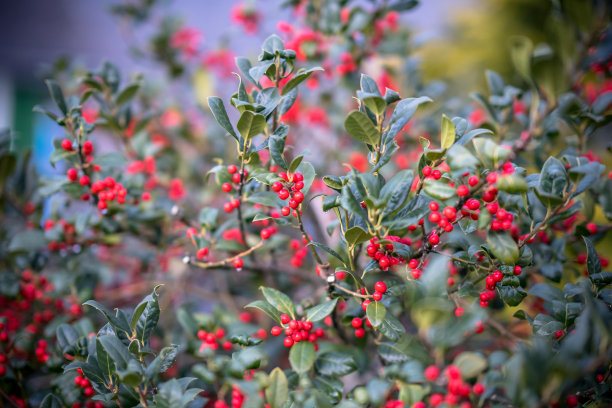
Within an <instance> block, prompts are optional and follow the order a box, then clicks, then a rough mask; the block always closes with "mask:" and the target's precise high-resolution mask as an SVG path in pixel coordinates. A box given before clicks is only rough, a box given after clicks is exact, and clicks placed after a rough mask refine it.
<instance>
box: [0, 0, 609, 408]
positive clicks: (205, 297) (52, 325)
mask: <svg viewBox="0 0 612 408" xmlns="http://www.w3.org/2000/svg"><path fill="white" fill-rule="evenodd" d="M354 3H355V4H353V2H351V1H346V0H343V1H327V2H320V1H314V0H313V1H298V0H296V1H288V2H287V4H286V7H289V8H291V9H293V11H294V13H295V16H296V17H297V18H298V21H299V23H297V24H295V25H292V24H289V23H287V22H281V23H279V24H278V26H277V28H278V32H279V35H272V36H269V37H268V38H267V39H265V41H264V42H263V45H262V47H261V51H260V53H259V55H258V57H257V58H246V57H238V58H235V65H236V68H233V67H232V65H233V63H234V58H233V55H232V54H231V52H230V51H229V50H227V49H220V50H209V51H203V50H202V48H201V43H200V40H201V34H200V33H199V32H198V31H197V30H195V29H193V28H190V27H184V26H181V25H178V24H177V21H176V20H173V19H171V18H167V19H165V20H163V21H162V23H161V25H160V27H159V32H157V33H155V35H154V36H153V37H152V38H151V39H150V41H148V42H147V43H146V44H135V45H134V49H135V52H136V55H137V56H138V57H139V58H150V59H151V60H154V61H157V62H158V63H161V64H162V65H163V66H165V67H166V68H167V73H168V81H169V84H168V88H165V87H162V86H159V83H154V82H147V77H146V76H145V77H143V76H141V75H139V76H135V77H130V78H129V79H126V78H125V76H124V75H122V74H121V73H120V72H119V70H118V68H117V67H116V66H114V65H113V64H111V63H105V64H104V65H103V66H102V67H101V68H100V69H98V70H95V71H91V72H87V71H83V70H81V69H74V67H72V66H68V67H64V68H63V69H62V70H56V71H55V72H54V73H53V77H54V78H53V79H51V78H50V79H48V80H47V81H46V84H47V86H48V89H49V92H50V96H51V99H52V101H53V104H52V105H50V106H49V107H36V108H35V109H36V110H38V111H40V112H42V113H45V114H46V115H47V116H49V117H50V118H51V120H53V121H54V122H55V123H56V124H57V126H58V127H60V128H61V129H62V132H63V135H62V137H60V138H58V139H56V140H54V141H53V144H54V151H53V152H52V154H51V157H50V161H51V164H52V165H53V166H54V167H57V169H58V170H59V169H61V172H62V173H63V174H58V175H57V177H52V178H48V177H38V176H37V175H36V174H34V172H33V171H32V167H31V165H30V163H29V160H28V159H29V158H28V156H27V155H26V156H19V155H17V154H15V153H14V152H13V151H12V150H11V142H10V141H11V134H10V133H6V134H5V135H4V136H3V138H2V140H1V143H2V145H1V146H2V147H1V150H0V152H1V155H0V187H1V189H2V195H1V201H0V204H1V205H2V210H3V216H2V218H1V221H2V224H1V229H0V231H1V233H2V241H1V244H0V251H1V253H2V257H1V261H0V262H1V265H2V269H1V273H2V276H1V278H0V292H1V295H0V304H1V305H2V309H1V311H0V328H1V329H0V330H1V331H0V350H1V353H0V389H1V391H2V392H1V396H2V404H3V405H2V406H15V407H28V406H38V405H39V404H40V406H42V407H64V406H65V407H96V408H98V407H120V408H128V407H159V408H163V407H172V408H183V407H215V408H222V407H229V406H230V405H231V406H232V407H233V408H239V407H243V408H249V407H271V408H280V407H319V408H324V407H332V406H338V407H342V408H353V407H385V408H392V407H427V406H432V407H434V406H449V407H451V406H460V407H462V408H466V407H477V406H485V407H511V406H516V407H535V406H542V407H544V406H558V407H574V406H589V407H596V406H601V407H603V406H608V405H609V404H610V403H612V394H611V393H610V383H611V382H612V380H611V378H610V369H611V364H610V362H611V357H612V347H611V342H612V338H611V334H612V311H611V309H610V308H611V305H612V288H611V287H610V284H611V283H612V273H611V272H610V271H608V270H606V269H607V268H608V260H607V259H606V258H605V257H603V256H601V255H600V254H598V252H597V250H596V247H598V248H599V247H600V248H606V247H607V248H609V245H610V238H609V237H610V234H609V231H610V229H611V228H610V223H609V221H610V220H611V219H612V172H609V171H608V170H606V167H605V165H604V164H602V163H601V162H602V160H608V161H610V158H609V157H604V156H609V155H610V151H605V150H602V151H601V153H600V155H601V156H602V157H601V158H600V157H598V156H597V155H596V154H594V153H593V151H591V150H589V149H593V148H600V147H601V140H602V137H603V139H604V140H605V139H606V138H607V137H608V136H607V134H609V131H610V128H609V123H610V121H611V120H612V106H611V104H612V92H610V91H606V87H607V86H608V85H607V84H609V79H608V78H610V76H611V75H612V72H610V69H611V68H612V63H611V60H610V56H611V55H612V42H611V41H612V31H611V29H610V26H609V25H608V21H609V18H608V17H609V11H610V10H609V9H608V8H607V5H606V2H603V1H601V2H600V1H592V2H586V1H579V0H567V1H561V2H551V4H552V6H551V8H550V10H549V12H550V15H549V16H548V17H547V18H548V21H551V22H552V23H551V24H549V26H547V30H548V29H549V31H547V38H549V42H548V43H547V44H537V45H535V44H533V43H532V42H531V40H529V39H528V38H527V37H513V38H512V39H511V42H510V47H509V53H510V55H511V59H512V61H513V67H514V72H515V75H514V76H513V77H512V78H503V77H502V76H501V75H499V74H497V73H495V72H493V71H487V72H486V73H483V74H484V75H485V76H486V82H487V84H488V90H487V91H486V92H484V93H474V94H472V97H473V100H474V101H475V104H476V105H474V104H473V102H466V100H465V99H464V98H463V95H458V96H457V95H449V94H447V93H445V90H444V88H443V87H442V85H441V84H440V83H426V84H422V83H420V82H419V80H418V78H419V72H418V68H416V66H415V64H414V60H413V59H412V58H410V57H409V55H410V52H411V49H410V46H409V45H410V44H411V43H410V33H409V31H408V30H407V28H406V27H404V26H403V25H402V24H401V13H403V12H406V11H408V10H410V9H412V8H413V7H414V6H416V5H417V2H416V1H414V0H411V1H407V0H393V1H391V0H390V1H386V2H381V3H380V4H379V3H378V2H372V3H371V4H368V8H364V7H365V6H364V5H362V4H361V3H362V2H354ZM155 6H156V2H154V1H147V2H143V3H142V4H140V5H139V6H135V5H129V6H128V5H125V6H117V7H115V8H114V9H113V12H114V13H115V14H116V15H118V16H119V17H120V18H122V19H124V20H126V21H127V22H129V23H130V24H133V25H134V27H138V26H139V25H140V24H143V22H144V21H148V20H149V19H150V18H151V15H152V14H154V13H155V12H156V9H155ZM263 14H265V10H258V9H256V8H253V7H252V5H247V4H239V5H237V6H236V7H235V8H234V9H233V11H232V19H233V20H234V22H235V23H236V24H238V25H239V26H240V27H241V29H242V30H243V31H244V35H255V34H256V33H257V31H258V28H259V26H258V25H259V23H260V21H261V19H262V18H263V17H262V15H263ZM602 16H605V18H602ZM553 23H554V24H553ZM483 29H486V28H483ZM200 60H201V61H200ZM398 60H399V61H401V62H400V63H398V62H397V61H398ZM318 65H321V67H319V66H318ZM449 69H452V68H449ZM232 71H236V72H237V74H235V76H232V75H229V76H228V73H231V72H232ZM362 72H368V73H369V74H370V75H366V74H364V73H362ZM213 78H216V79H215V80H213ZM190 80H193V81H192V82H191V83H190V82H188V81H190ZM215 83H216V84H217V89H218V90H219V91H220V94H222V95H223V96H222V97H218V96H211V94H212V93H213V91H212V89H213V88H214V87H215ZM186 84H188V85H186ZM189 84H190V85H189ZM398 84H399V85H398ZM189 87H193V90H194V92H192V95H193V97H192V98H185V97H183V98H174V97H172V96H171V91H170V90H171V89H172V88H174V89H175V90H176V89H179V90H180V91H179V93H182V92H183V91H184V90H185V89H188V88H189ZM228 87H232V89H235V92H233V93H231V94H228V95H224V92H223V90H225V89H227V88H228ZM357 88H358V89H357ZM347 89H348V91H347ZM173 98H174V99H173ZM198 102H199V103H200V108H202V109H201V110H198V109H196V107H195V106H196V104H197V103H198ZM601 135H603V136H601ZM598 140H599V141H598ZM608 142H609V139H608ZM140 299H142V300H140ZM115 307H117V308H116V309H113V308H115Z"/></svg>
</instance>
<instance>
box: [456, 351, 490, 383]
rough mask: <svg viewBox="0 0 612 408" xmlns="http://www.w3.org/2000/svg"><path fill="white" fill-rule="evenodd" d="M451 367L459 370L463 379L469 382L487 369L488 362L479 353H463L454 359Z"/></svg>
mask: <svg viewBox="0 0 612 408" xmlns="http://www.w3.org/2000/svg"><path fill="white" fill-rule="evenodd" d="M453 365H455V366H457V368H459V370H461V376H462V377H463V378H465V379H466V380H469V379H472V378H476V377H478V376H479V375H480V373H482V372H483V371H484V370H485V369H486V368H487V366H488V362H487V359H486V358H485V357H483V356H482V355H481V354H480V353H475V352H472V351H464V352H463V353H461V354H459V355H458V356H457V357H456V358H455V361H454V362H453Z"/></svg>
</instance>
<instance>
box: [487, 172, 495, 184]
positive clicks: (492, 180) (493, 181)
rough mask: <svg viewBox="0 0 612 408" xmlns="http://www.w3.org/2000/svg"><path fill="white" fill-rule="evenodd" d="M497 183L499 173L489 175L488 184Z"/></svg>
mask: <svg viewBox="0 0 612 408" xmlns="http://www.w3.org/2000/svg"><path fill="white" fill-rule="evenodd" d="M496 181H497V173H489V174H487V183H489V184H493V183H495V182H496Z"/></svg>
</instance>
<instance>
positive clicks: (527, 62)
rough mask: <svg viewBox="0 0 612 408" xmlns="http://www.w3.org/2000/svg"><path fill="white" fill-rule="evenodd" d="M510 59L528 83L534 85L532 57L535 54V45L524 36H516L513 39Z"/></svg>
mask: <svg viewBox="0 0 612 408" xmlns="http://www.w3.org/2000/svg"><path fill="white" fill-rule="evenodd" d="M510 47H511V48H510V57H511V58H512V63H513V64H514V69H516V72H518V73H519V74H520V75H521V76H522V77H523V79H524V80H525V81H527V83H529V84H532V83H533V80H532V77H531V57H532V54H533V43H532V42H531V40H530V39H529V38H527V37H524V36H515V37H512V39H511V45H510Z"/></svg>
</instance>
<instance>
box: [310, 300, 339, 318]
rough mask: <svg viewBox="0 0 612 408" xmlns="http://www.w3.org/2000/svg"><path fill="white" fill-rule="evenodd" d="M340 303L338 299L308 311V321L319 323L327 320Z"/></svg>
mask: <svg viewBox="0 0 612 408" xmlns="http://www.w3.org/2000/svg"><path fill="white" fill-rule="evenodd" d="M337 303H338V298H336V299H333V300H329V301H327V302H324V303H321V304H320V305H316V306H313V307H311V308H310V309H307V310H306V320H308V321H310V322H318V321H319V320H323V319H325V318H326V317H327V316H329V315H330V314H331V312H333V310H334V308H335V307H336V304H337Z"/></svg>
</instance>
